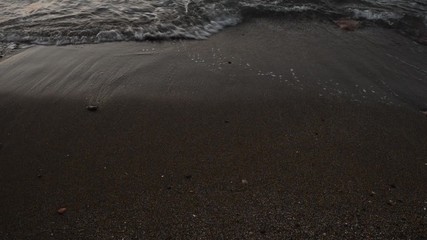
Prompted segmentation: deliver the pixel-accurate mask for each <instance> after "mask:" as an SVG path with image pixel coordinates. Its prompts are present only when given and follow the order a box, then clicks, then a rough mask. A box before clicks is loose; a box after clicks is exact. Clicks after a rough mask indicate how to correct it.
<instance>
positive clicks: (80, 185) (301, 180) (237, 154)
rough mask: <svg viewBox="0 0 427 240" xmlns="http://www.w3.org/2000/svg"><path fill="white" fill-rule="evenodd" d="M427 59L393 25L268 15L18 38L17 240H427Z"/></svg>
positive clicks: (7, 181)
mask: <svg viewBox="0 0 427 240" xmlns="http://www.w3.org/2000/svg"><path fill="white" fill-rule="evenodd" d="M426 59H427V47H426V46H421V45H418V44H416V43H414V42H412V41H411V40H409V39H407V38H404V37H403V36H401V35H398V34H396V33H394V32H393V31H392V30H385V29H378V28H373V27H370V28H362V29H360V30H357V31H354V32H345V31H342V30H339V29H338V28H337V27H336V26H333V25H332V24H326V23H318V22H303V21H298V22H292V21H291V22H289V21H288V22H285V21H279V20H262V19H254V20H252V21H250V22H248V23H245V24H242V25H240V26H237V27H234V28H228V29H226V30H225V31H223V32H221V33H218V34H216V35H214V36H212V37H211V38H210V39H208V40H204V41H181V40H176V41H166V42H122V43H105V44H97V45H77V46H48V47H45V46H36V47H32V48H29V49H27V50H25V51H22V52H19V53H18V54H16V55H13V56H10V57H8V58H5V59H3V60H2V61H1V62H0V126H1V128H0V144H1V145H0V189H1V191H0V194H1V195H0V216H1V218H0V236H1V237H0V238H1V239H425V238H426V237H427V233H426V229H427V226H426V224H427V218H426V214H427V211H426V208H427V186H426V184H427V117H426V116H425V115H424V114H423V113H422V112H420V111H421V110H423V109H424V108H426V107H427V61H426ZM88 105H95V106H97V107H98V108H97V110H96V111H88V110H87V109H86V107H87V106H88ZM60 208H65V210H64V209H61V210H60V211H59V213H58V210H59V209H60Z"/></svg>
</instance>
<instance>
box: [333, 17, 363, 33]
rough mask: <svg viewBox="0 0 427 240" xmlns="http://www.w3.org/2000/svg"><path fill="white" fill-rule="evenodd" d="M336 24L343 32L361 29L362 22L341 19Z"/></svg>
mask: <svg viewBox="0 0 427 240" xmlns="http://www.w3.org/2000/svg"><path fill="white" fill-rule="evenodd" d="M335 24H336V25H338V27H339V28H340V29H342V30H346V31H354V30H356V29H358V28H359V27H360V22H359V21H356V20H351V19H340V20H337V21H335Z"/></svg>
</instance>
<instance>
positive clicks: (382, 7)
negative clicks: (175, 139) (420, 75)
mask: <svg viewBox="0 0 427 240" xmlns="http://www.w3.org/2000/svg"><path fill="white" fill-rule="evenodd" d="M0 9H2V10H1V11H0V42H3V43H5V42H16V43H36V44H77V43H96V42H106V41H125V40H137V41H143V40H152V39H171V38H187V39H205V38H207V37H209V36H210V35H211V34H213V33H216V32H218V31H220V30H221V29H223V28H224V27H228V26H233V25H237V24H239V23H240V22H242V21H246V20H248V19H250V18H253V17H260V16H262V17H269V16H273V15H274V16H275V17H287V18H319V19H326V20H336V19H339V18H343V17H347V18H356V19H360V20H363V21H364V22H367V23H368V24H370V23H373V24H378V25H380V26H384V27H390V28H396V29H399V30H400V31H401V32H402V33H405V34H407V35H408V36H411V37H420V36H421V37H422V36H424V35H425V34H426V32H427V31H426V25H427V0H340V1H339V0H293V1H291V0H274V1H273V0H243V1H237V0H217V1H213V0H174V1H172V0H1V1H0Z"/></svg>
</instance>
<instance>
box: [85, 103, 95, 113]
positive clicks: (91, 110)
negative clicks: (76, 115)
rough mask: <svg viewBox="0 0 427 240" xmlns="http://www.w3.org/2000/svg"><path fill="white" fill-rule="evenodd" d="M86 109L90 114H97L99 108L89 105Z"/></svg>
mask: <svg viewBox="0 0 427 240" xmlns="http://www.w3.org/2000/svg"><path fill="white" fill-rule="evenodd" d="M86 109H87V110H88V111H90V112H95V111H96V110H98V106H96V105H88V106H86Z"/></svg>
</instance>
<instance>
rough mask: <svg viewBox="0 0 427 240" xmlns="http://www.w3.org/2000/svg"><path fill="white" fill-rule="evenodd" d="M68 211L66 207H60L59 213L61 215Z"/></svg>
mask: <svg viewBox="0 0 427 240" xmlns="http://www.w3.org/2000/svg"><path fill="white" fill-rule="evenodd" d="M66 211H67V209H66V208H60V209H58V211H57V212H58V214H59V215H62V214H64V213H65V212H66Z"/></svg>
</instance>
